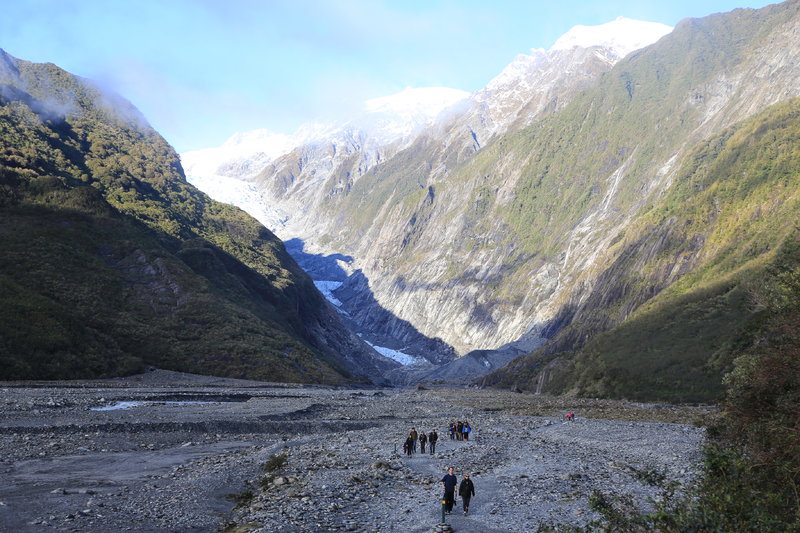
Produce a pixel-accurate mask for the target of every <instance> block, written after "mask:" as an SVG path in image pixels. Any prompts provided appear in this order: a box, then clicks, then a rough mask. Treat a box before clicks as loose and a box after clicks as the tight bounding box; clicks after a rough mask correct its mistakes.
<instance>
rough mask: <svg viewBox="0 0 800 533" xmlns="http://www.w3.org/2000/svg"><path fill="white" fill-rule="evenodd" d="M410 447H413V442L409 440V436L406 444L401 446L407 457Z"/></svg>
mask: <svg viewBox="0 0 800 533" xmlns="http://www.w3.org/2000/svg"><path fill="white" fill-rule="evenodd" d="M412 446H414V440H413V439H412V438H411V435H409V436H408V438H407V439H406V443H405V444H404V445H403V450H405V452H406V455H408V456H409V457H411V452H412Z"/></svg>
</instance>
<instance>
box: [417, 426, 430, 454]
mask: <svg viewBox="0 0 800 533" xmlns="http://www.w3.org/2000/svg"><path fill="white" fill-rule="evenodd" d="M427 443H428V436H427V435H426V434H425V432H424V431H423V432H422V433H420V434H419V453H425V445H426V444H427Z"/></svg>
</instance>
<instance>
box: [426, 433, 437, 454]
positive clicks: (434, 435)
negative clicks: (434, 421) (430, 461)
mask: <svg viewBox="0 0 800 533" xmlns="http://www.w3.org/2000/svg"><path fill="white" fill-rule="evenodd" d="M438 440H439V434H438V433H436V430H435V429H434V430H433V431H431V434H430V436H429V437H428V444H430V446H429V448H430V452H431V455H433V454H434V453H436V441H438Z"/></svg>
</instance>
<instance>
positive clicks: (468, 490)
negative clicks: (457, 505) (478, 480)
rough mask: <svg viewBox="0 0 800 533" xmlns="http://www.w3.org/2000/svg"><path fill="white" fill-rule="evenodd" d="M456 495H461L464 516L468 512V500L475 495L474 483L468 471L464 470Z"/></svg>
mask: <svg viewBox="0 0 800 533" xmlns="http://www.w3.org/2000/svg"><path fill="white" fill-rule="evenodd" d="M458 495H459V496H461V504H462V505H463V506H464V516H467V513H468V512H469V500H470V498H472V497H473V496H475V485H474V484H473V483H472V480H471V479H470V478H469V472H464V474H463V479H462V480H461V485H459V487H458Z"/></svg>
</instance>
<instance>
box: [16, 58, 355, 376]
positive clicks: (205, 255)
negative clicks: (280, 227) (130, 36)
mask: <svg viewBox="0 0 800 533" xmlns="http://www.w3.org/2000/svg"><path fill="white" fill-rule="evenodd" d="M0 63H2V65H0V84H1V85H0V139H2V141H1V142H2V144H1V145H0V219H1V220H2V224H0V234H2V242H3V250H2V254H0V287H1V289H0V314H2V320H0V366H1V367H2V371H0V377H2V378H3V379H63V378H77V377H95V376H110V375H118V374H124V373H130V372H134V371H136V370H140V369H142V368H143V366H144V365H148V364H150V365H157V366H160V367H162V368H168V369H173V370H181V371H188V372H198V373H208V374H218V375H225V376H233V377H248V378H259V379H265V380H271V381H311V382H326V383H338V382H341V381H342V380H344V379H347V376H349V372H348V371H347V370H345V368H344V367H343V365H342V364H341V363H340V362H337V361H335V360H334V359H333V358H332V357H331V356H330V355H329V354H325V353H324V352H323V351H321V350H320V349H318V348H317V347H316V346H315V344H318V342H319V341H318V340H316V339H315V338H314V336H313V335H312V334H311V332H310V331H309V330H308V327H307V325H306V321H309V322H312V321H313V320H312V319H316V320H317V321H318V322H320V321H323V320H324V319H323V318H320V316H319V314H318V313H319V311H318V310H319V309H321V308H322V307H323V306H324V302H323V301H322V300H321V297H320V296H319V294H318V293H317V292H316V291H315V290H314V289H313V284H312V282H311V280H310V279H309V278H308V277H307V276H305V274H304V273H303V272H302V271H301V270H300V269H299V267H298V266H297V265H296V264H295V263H294V261H293V260H292V259H291V258H290V257H289V256H288V254H287V253H286V252H285V250H284V248H283V244H282V243H281V242H280V241H279V240H278V239H277V238H275V237H274V236H273V235H272V234H271V233H270V232H269V231H268V230H266V229H265V228H263V227H262V226H261V225H260V224H259V223H258V222H257V221H255V220H254V219H253V218H252V217H250V216H248V215H247V214H245V213H244V212H242V211H240V210H239V209H236V208H233V207H231V206H227V205H223V204H220V203H218V202H215V201H213V200H211V199H210V198H208V197H207V196H206V195H204V194H203V193H201V192H199V191H198V190H196V189H195V188H194V187H192V186H191V185H189V184H188V183H187V182H186V180H185V178H184V176H183V171H182V169H181V166H180V162H179V159H178V156H177V154H176V153H175V152H174V150H173V149H172V148H171V147H170V146H169V145H168V144H167V143H166V141H164V139H163V138H162V137H161V136H160V135H158V134H157V133H156V132H155V131H154V130H152V128H150V127H149V126H148V125H147V124H146V123H145V121H144V119H143V118H142V117H141V116H140V115H139V114H138V112H136V110H135V109H133V108H132V107H131V106H130V104H128V103H127V102H124V101H121V100H119V99H115V98H114V97H110V96H108V95H106V94H104V93H102V92H101V91H100V90H98V89H96V88H95V87H94V86H92V85H91V84H90V83H88V82H86V81H84V80H81V79H79V78H76V77H74V76H72V75H70V74H68V73H66V72H64V71H63V70H61V69H59V68H58V67H56V66H55V65H52V64H44V65H42V64H33V63H28V62H25V61H19V60H16V59H14V58H12V57H10V56H8V55H7V54H5V53H3V52H2V51H0ZM315 313H316V315H315Z"/></svg>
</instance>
